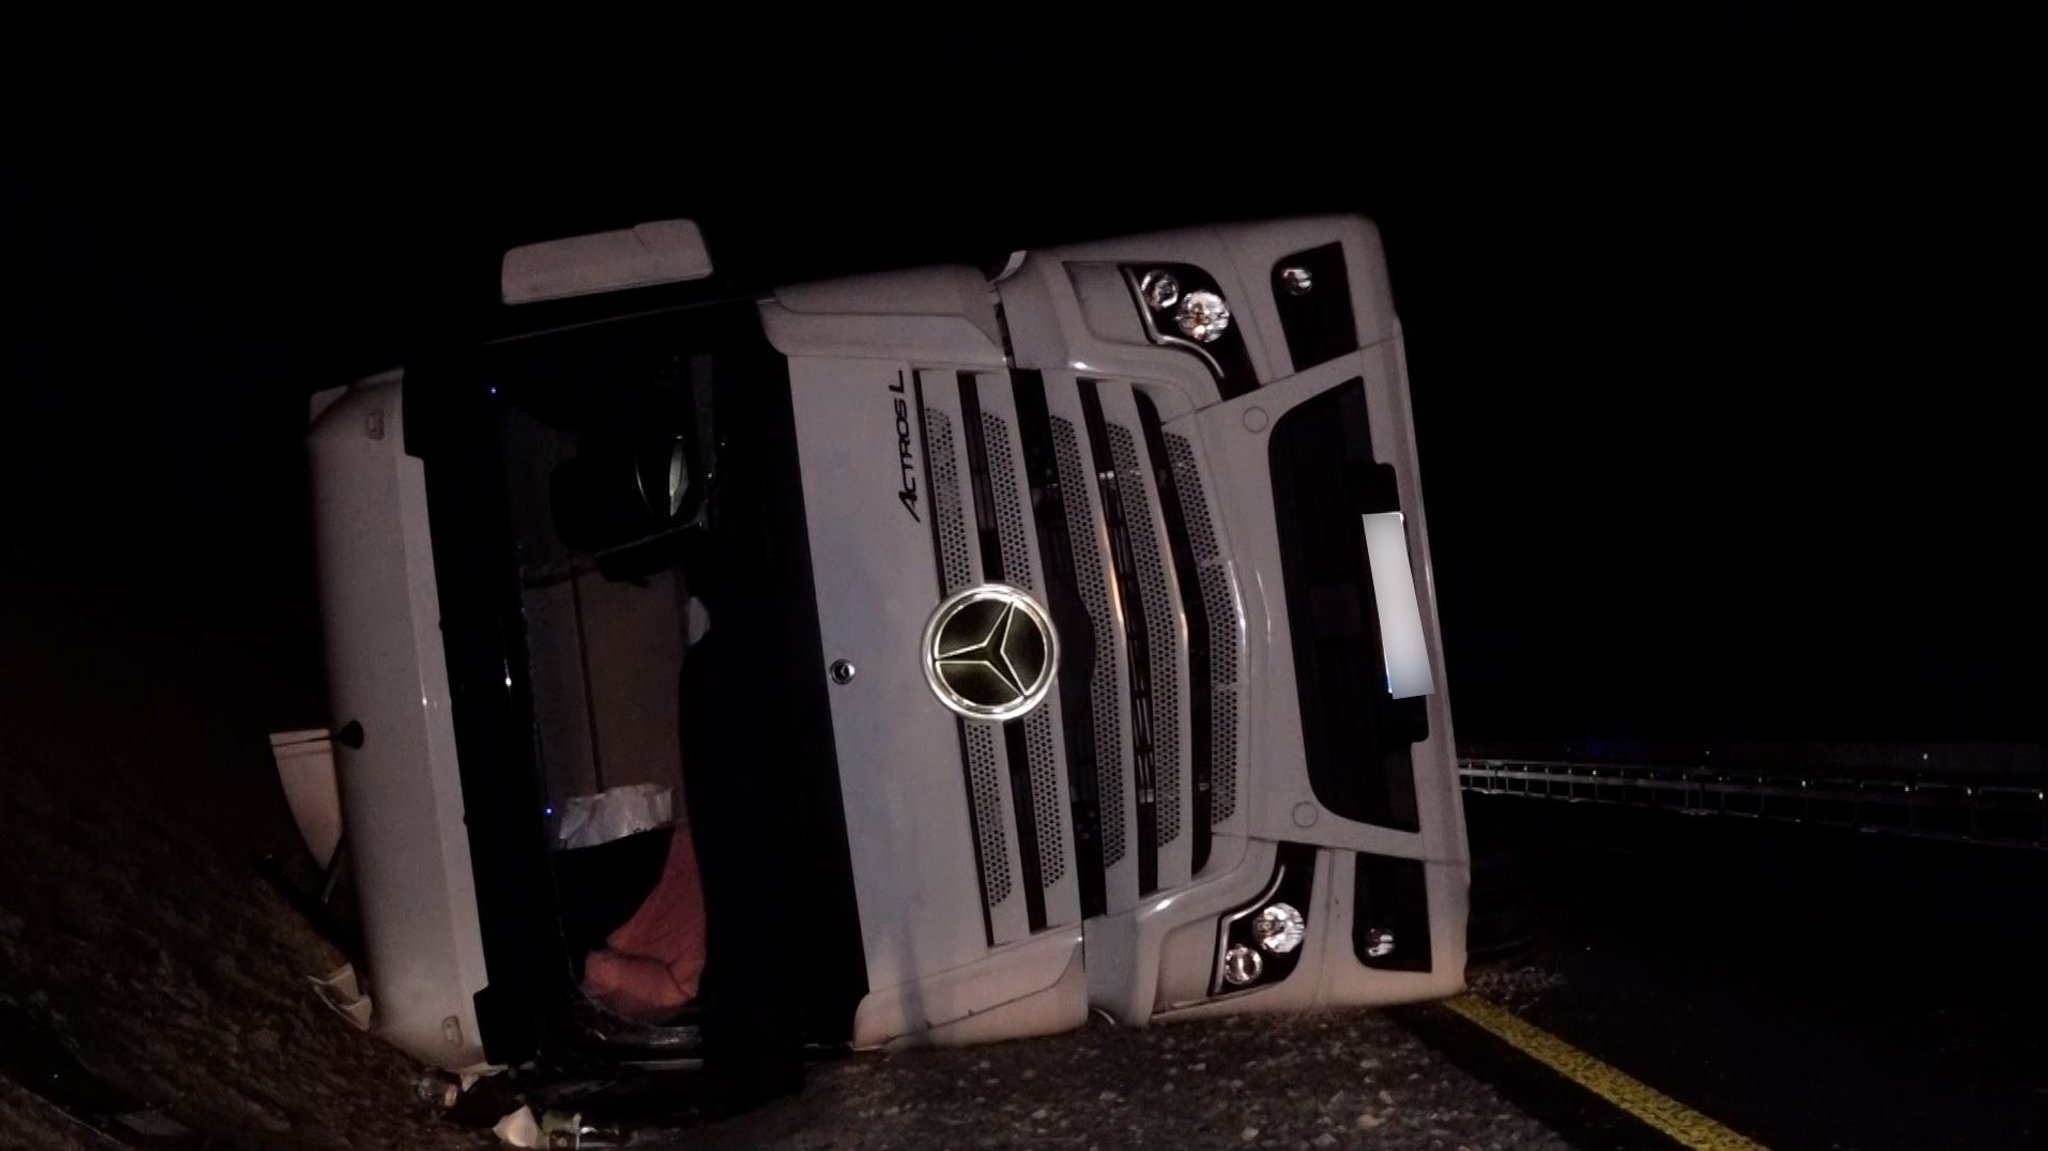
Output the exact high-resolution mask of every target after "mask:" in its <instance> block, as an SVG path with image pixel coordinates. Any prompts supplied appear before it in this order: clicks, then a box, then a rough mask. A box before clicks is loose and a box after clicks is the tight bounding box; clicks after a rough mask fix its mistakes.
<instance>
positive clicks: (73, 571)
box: [0, 104, 2048, 741]
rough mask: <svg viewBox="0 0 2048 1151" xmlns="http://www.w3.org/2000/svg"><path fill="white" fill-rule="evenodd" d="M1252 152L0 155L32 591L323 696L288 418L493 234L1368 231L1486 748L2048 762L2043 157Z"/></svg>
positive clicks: (1747, 148)
mask: <svg viewBox="0 0 2048 1151" xmlns="http://www.w3.org/2000/svg"><path fill="white" fill-rule="evenodd" d="M1523 129H1526V130H1523ZM1265 142H1266V143H1267V144H1269V145H1270V148H1269V149H1268V151H1270V154H1272V155H1274V156H1276V157H1278V159H1276V160H1275V166H1274V168H1272V169H1270V170H1268V169H1260V168H1252V167H1249V166H1248V167H1246V168H1243V169H1236V170H1230V171H1216V170H1212V169H1216V168H1218V167H1224V168H1227V167H1228V165H1220V166H1219V165H1214V164H1210V163H1208V162H1193V161H1191V160H1190V159H1189V158H1187V157H1184V156H1183V157H1175V156H1172V155H1170V154H1169V155H1167V156H1165V157H1163V158H1162V157H1159V156H1156V155H1148V154H1146V153H1143V152H1130V151H1128V150H1121V151H1120V150H1116V149H1110V148H1108V147H1106V146H1103V145H1100V144H1097V145H1096V146H1095V147H1092V148H1091V149H1090V150H1089V151H1088V152H1087V155H1086V157H1085V158H1083V157H1081V156H1079V155H1072V156H1062V155H1058V154H1055V153H1052V152H1048V151H1047V150H1045V149H1044V148H1042V147H1041V148H1036V149H1033V148H1025V147H1021V146H1020V147H1018V148H1017V149H1016V150H1014V151H1009V152H1003V151H984V152H978V153H977V152H967V153H964V154H962V155H959V156H955V157H952V158H949V159H947V160H946V161H944V162H940V163H937V164H936V165H935V167H936V168H938V169H939V170H941V173H942V175H943V171H944V170H946V169H948V168H949V167H951V168H954V169H957V170H958V171H959V172H960V173H961V174H960V175H959V176H957V177H956V178H928V179H912V178H910V175H911V169H910V167H909V161H910V160H913V159H915V160H921V161H923V162H924V163H926V164H931V163H932V157H933V156H934V155H935V153H931V152H928V151H926V150H924V149H923V148H921V147H915V146H912V145H910V144H909V143H903V144H901V145H900V146H899V147H898V149H896V150H893V151H891V152H890V154H889V155H888V157H886V159H878V158H876V157H863V156H856V155H854V154H852V153H850V152H848V151H845V150H844V149H845V148H846V147H847V145H846V144H845V143H844V142H843V141H842V142H840V143H837V144H832V143H824V142H816V141H813V142H796V143H792V144H790V145H789V146H788V147H785V148H782V149H779V151H780V152H781V153H782V156H781V158H780V159H778V160H774V161H770V162H766V163H765V164H764V163H757V162H755V161H753V160H752V159H748V160H747V161H746V162H745V163H742V162H740V158H741V157H742V156H750V155H751V154H750V153H746V152H744V151H743V150H734V151H733V152H732V153H731V155H730V156H726V155H725V154H723V153H719V154H716V155H714V156H712V157H711V158H710V159H707V160H701V161H700V162H697V163H693V164H691V165H689V166H687V167H685V166H681V165H670V166H663V165H659V164H651V163H648V162H646V161H645V160H644V159H643V160H637V161H635V162H633V163H630V164H628V163H619V162H617V161H616V160H613V161H610V162H598V163H590V162H587V161H582V160H574V161H572V160H568V159H564V160H562V161H560V162H559V163H547V164H544V163H540V162H539V161H537V159H536V157H535V156H534V155H533V154H531V153H530V152H520V153H505V152H500V153H496V154H492V153H490V152H488V150H485V151H484V152H482V153H480V154H479V155H476V156H470V155H467V154H465V155H464V156H462V157H459V158H458V157H453V156H448V155H431V157H430V158H429V159H428V160H426V161H421V160H420V159H419V158H418V157H417V156H416V155H413V154H408V156H407V157H404V158H402V159H394V158H392V157H389V156H386V155H384V154H382V153H380V152H379V151H378V150H377V149H376V148H375V147H373V146H372V145H369V144H366V143H364V142H363V141H361V140H360V139H354V138H351V139H341V138H337V139H335V140H333V141H329V142H323V141H318V140H315V141H311V142H308V143H303V144H301V145H298V146H296V147H295V148H294V150H293V151H292V153H291V154H290V155H281V154H278V153H276V152H274V151H271V150H262V149H258V150H250V149H246V148H242V147H238V146H235V145H234V144H232V143H231V142H230V143H223V144H222V145H221V146H220V147H219V148H218V149H212V150H207V151H205V152H204V154H203V155H198V154H186V155H185V156H184V162H183V163H181V164H179V165H177V166H175V167H165V166H161V165H158V164H156V163H155V162H154V160H152V159H151V158H150V156H149V155H146V154H143V153H138V154H137V155H135V156H134V157H132V158H130V159H109V156H108V154H102V155H101V156H100V157H99V159H98V162H97V163H96V164H95V165H94V166H91V167H78V166H72V165H67V164H54V163H35V164H28V163H22V164H17V165H15V166H13V167H11V168H9V167H0V245H4V247H0V252H4V262H0V293H4V295H0V300H4V307H5V309H6V315H7V322H6V328H7V334H6V336H5V337H4V353H0V354H4V357H5V358H4V361H0V362H4V364H5V368H4V371H5V376H6V380H7V393H6V394H7V396H8V407H7V411H8V415H9V425H10V428H11V431H12V435H11V436H10V437H9V439H10V443H11V446H10V448H9V450H8V451H7V453H6V464H5V472H4V475H5V478H6V482H7V485H8V492H9V495H8V497H7V499H6V504H5V506H6V507H7V509H8V520H9V525H10V526H9V531H8V536H7V542H6V548H7V549H8V551H7V554H8V556H9V558H10V563H9V567H10V569H11V577H12V578H13V580H14V581H15V582H19V583H21V584H22V586H23V588H24V589H26V590H23V591H21V592H19V593H18V594H40V593H38V592H37V591H36V590H35V589H36V588H39V587H40V588H47V587H49V586H52V585H65V586H69V587H72V588H78V589H86V590H87V592H88V593H89V594H91V595H93V596H97V597H102V598H104V599H105V601H106V602H107V603H109V604H113V605H116V606H115V607H113V608H110V611H111V612H112V613H113V614H112V615H111V616H110V618H112V619H117V620H127V621H140V622H141V624H143V625H147V626H159V625H161V626H177V627H197V628H201V629H204V630H207V631H210V632H211V633H213V634H215V635H218V636H220V637H222V638H223V639H225V640H227V641H228V642H231V643H235V644H237V645H241V646H243V647H245V648H246V649H248V650H250V651H251V652H254V653H256V654H257V655H258V656H259V657H260V658H262V659H264V660H266V661H269V662H270V663H271V664H272V665H273V666H274V667H275V668H276V669H277V670H278V674H280V675H285V676H294V677H301V678H312V677H317V675H318V674H319V673H318V652H317V633H316V626H317V625H316V622H315V621H316V616H315V614H314V610H315V609H314V607H313V604H312V602H311V595H312V590H311V584H312V576H311V553H310V537H309V528H308V525H307V522H306V518H305V510H304V504H303V501H304V496H305V482H304V478H303V474H302V467H303V465H302V462H301V456H300V450H299V444H298V434H299V430H300V428H301V426H302V422H303V411H304V400H305V397H306V395H307V394H308V393H310V392H311V391H313V390H315V389H317V388H321V387H326V386H331V385H334V384H337V383H343V382H346V381H347V380H349V379H350V378H353V377H354V376H357V375H361V374H364V373H367V372H369V371H372V370H376V369H378V368H380V367H383V366H386V364H387V363H389V362H393V361H396V360H397V359H399V358H400V357H402V356H403V355H404V353H405V350H406V349H407V348H409V347H417V346H420V344H421V342H422V341H424V340H426V339H428V338H430V337H431V335H432V334H433V333H434V332H436V331H437V330H443V329H445V325H446V323H447V322H448V320H449V318H450V317H457V316H460V315H463V314H465V313H469V312H473V310H474V308H475V307H477V306H478V305H479V304H480V302H484V301H488V299H489V297H490V293H491V290H492V288H493V287H494V275H495V253H496V252H497V251H499V250H502V248H503V247H504V246H506V245H507V244H509V243H515V242H522V241H527V240H532V239H538V238H546V237H549V236H552V235H560V234H568V233H573V232H576V231H586V230H594V229H597V228H605V227H618V226H623V225H629V224H632V223H634V222H636V221H638V220H642V219H650V218H661V217H667V216H676V215H693V214H694V215H695V216H697V217H698V218H699V219H700V220H701V221H703V223H704V225H705V231H706V234H707V236H708V237H709V239H710V242H711V243H712V245H713V250H714V257H715V258H716V259H717V261H718V262H719V265H720V268H721V271H722V272H724V271H744V272H745V273H746V274H747V275H748V276H749V277H750V278H753V279H757V280H759V281H761V282H773V281H776V280H788V279H794V278H799V277H804V276H810V275H818V274H829V273H835V272H844V271H851V270H857V269H860V268H864V267H872V268H879V267H886V266H890V265H902V264H909V263H917V262H922V261H927V260H936V259H949V258H950V259H969V260H974V261H976V262H979V261H981V260H982V259H984V258H987V257H989V256H992V255H996V254H999V253H1001V252H1002V251H1005V250H1007V249H1008V248H1010V247H1014V246H1024V245H1030V244H1034V243H1046V242H1057V241H1060V240H1070V239H1081V238H1088V237H1093V236H1101V235H1110V234H1116V233H1119V232H1124V231H1131V230H1137V229H1144V228H1149V227H1159V226H1170V225H1177V224H1183V223H1191V222H1201V221H1203V220H1205V219H1211V218H1231V217H1250V216H1258V215H1266V214H1280V213H1288V212H1305V211H1326V210H1345V211H1362V212H1366V213H1368V214H1371V215H1373V216H1375V217H1376V218H1377V219H1378V221H1379V223H1380V225H1381V228H1382V230H1383V232H1384V234H1385V236H1386V239H1387V243H1388V247H1389V251H1390V259H1391V262H1392V274H1393V279H1394V286H1395V291H1396V304H1397V306H1398V307H1399V309H1400V311H1401V314H1402V318H1403V321H1404V324H1405V327H1406V331H1407V334H1408V340H1409V366H1410V371H1411V383H1412V386H1413V389H1414V393H1415V397H1416V410H1417V414H1418V421H1419V435H1420V439H1421V447H1422V460H1423V478H1424V488H1425V493H1426V499H1427V501H1428V506H1429V516H1430V528H1431V537H1432V544H1433V547H1434V556H1435V564H1436V576H1437V582H1438V587H1439V591H1440V595H1441V608H1442V613H1443V623H1444V630H1445V635H1446V638H1447V642H1448V646H1449V672H1450V683H1451V688H1452V690H1453V702H1454V706H1455V708H1456V713H1457V716H1458V721H1459V734H1460V735H1461V736H1462V737H1464V738H1466V739H1468V740H1470V739H1484V740H1497V741H1498V740H1508V741H1511V740H1521V739H1552V738H1566V739H1578V738H1622V737H1649V738H1669V739H1683V740H1713V739H1727V738H1814V739H1821V738H1826V739H1859V740H1861V739H1869V740H1885V739H1899V740H1928V739H1953V740H2038V739H2040V738H2041V736H2042V730H2041V726H2042V725H2041V723H2040V719H2039V715H2040V708H2039V705H2038V701H2039V699H2040V698H2041V697H2042V692H2043V689H2044V687H2048V682H2044V681H2048V677H2044V674H2043V672H2042V670H2041V657H2040V655H2039V651H2040V646H2041V641H2042V640H2043V638H2044V629H2043V627H2042V624H2043V612H2042V609H2041V606H2040V592H2039V585H2041V584H2042V583H2044V582H2048V581H2044V580H2043V579H2042V576H2041V573H2040V561H2039V560H2038V559H2037V558H2036V549H2037V541H2038V539H2039V536H2040V532H2041V522H2042V517H2041V514H2040V513H2041V500H2040V487H2041V485H2040V482H2039V480H2038V478H2037V474H2038V467H2039V464H2038V460H2039V457H2040V450H2039V447H2038V443H2039V440H2040V436H2041V431H2040V422H2039V420H2038V417H2036V416H2034V415H2032V414H2030V413H2032V412H2034V411H2037V410H2038V409H2039V408H2040V405H2039V404H2038V403H2036V402H2035V401H2033V399H2032V395H2033V393H2034V392H2035V391H2037V390H2038V389H2039V388H2040V386H2041V368H2040V357H2039V353H2038V350H2028V351H2027V352H2026V354H2025V355H2024V356H2022V355H2021V354H2019V353H2020V351H2021V349H2020V348H2019V342H2020V340H2021V337H2022V335H2023V334H2024V333H2028V332H2031V331H2033V330H2036V329H2038V327H2039V320H2038V317H2037V316H2036V314H2035V311H2034V309H2035V308H2036V306H2037V301H2038V298H2039V295H2040V293H2039V290H2038V283H2037V279H2038V272H2037V271H2035V268H2036V267H2037V266H2038V265H2037V263H2036V261H2035V259H2034V255H2035V252H2036V250H2037V248H2038V244H2037V240H2038V227H2039V226H2038V224H2035V223H2031V222H2030V223H2026V224H2024V225H2022V224H2021V223H2020V221H2021V219H2022V217H2021V215H2020V212H2019V208H2020V206H2021V202H2022V200H2023V199H2025V198H2026V194H2025V189H2024V188H2023V187H2022V186H2021V185H2020V184H2019V183H2018V175H2017V173H2018V169H2019V164H2018V160H2017V158H2014V159H2011V160H2008V159H2005V158H2004V154H2003V153H2002V152H2000V151H1999V149H1998V148H1996V147H1995V146H1993V145H1992V144H1991V143H1988V142H1985V141H1983V140H1981V139H1980V138H1977V137H1974V136H1973V135H1972V133H1971V131H1970V130H1968V125H1966V124H1963V123H1961V122H1959V121H1958V122H1948V121H1943V120H1941V119H1940V118H1939V117H1936V118H1935V119H1934V120H1933V121H1932V122H1928V121H1925V120H1922V121H1921V122H1916V123H1909V122H1906V121H1904V120H1901V119H1898V118H1895V117H1893V116H1892V115H1891V114H1890V112H1888V111H1886V110H1884V109H1874V110H1873V109H1862V110H1860V111H1859V110H1858V109H1855V108H1844V107H1837V106H1835V105H1832V104H1830V105H1826V106H1825V107H1816V108H1815V109H1811V110H1809V111H1808V112H1807V113H1803V114H1801V115H1798V116H1778V115H1776V114H1773V113H1772V112H1771V111H1770V110H1768V109H1766V110H1764V111H1762V112H1756V113H1754V114H1753V115H1752V116H1751V118H1749V119H1746V120H1744V121H1742V123H1741V125H1740V126H1729V125H1717V126H1714V127H1711V128H1709V127H1703V126H1701V125H1700V124H1699V123H1695V122H1686V123H1678V122H1672V121H1660V120H1656V119H1654V118H1652V119H1648V120H1645V121H1644V122H1643V123H1641V124H1638V125H1635V126H1632V127H1616V126H1613V125H1608V126H1604V127H1602V126H1597V125H1589V124H1587V123H1584V122H1579V121H1573V120H1571V119H1569V118H1562V119H1560V120H1558V121H1555V122H1552V121H1533V122H1531V123H1529V124H1527V125H1525V126H1522V127H1521V128H1518V129H1517V130H1513V131H1498V130H1497V131H1495V132H1493V133H1491V134H1488V135H1486V136H1484V137H1481V136H1478V135H1463V134H1448V133H1447V134H1443V135H1439V136H1433V137H1431V138H1430V139H1429V141H1428V146H1427V147H1415V148H1413V149H1412V150H1411V149H1409V148H1407V147H1403V148H1399V149H1394V148H1388V149H1376V148H1374V147H1372V146H1370V145H1368V144H1367V143H1365V142H1364V141H1363V140H1360V141H1358V142H1356V143H1353V142H1350V141H1348V140H1345V139H1343V138H1340V137H1335V136H1333V135H1331V134H1330V133H1329V132H1327V131H1325V130H1323V129H1321V128H1317V127H1315V126H1314V125H1308V126H1301V125H1297V126H1296V127H1295V128H1294V129H1293V130H1292V131H1290V132H1287V133H1283V134H1281V135H1280V136H1279V137H1278V138H1275V139H1270V140H1267V141H1265ZM813 144H815V145H816V147H815V148H812V145H813ZM1340 145H1341V147H1340ZM807 148H810V149H811V150H807ZM113 155H116V156H118V155H119V153H114V154H113ZM195 157H196V158H195ZM1027 158H1029V159H1031V160H1032V161H1033V162H1034V163H1036V165H1037V168H1036V169H1034V168H1033V167H1031V166H1030V165H1028V164H1027V162H1026V160H1027ZM1063 163H1064V164H1066V165H1069V166H1070V169H1071V170H1072V171H1078V172H1086V173H1088V174H1089V178H1087V179H1078V178H1072V177H1070V176H1068V175H1066V174H1064V173H1063V171H1062V164H1063ZM1134 166H1136V167H1145V168H1146V173H1145V174H1144V175H1143V177H1142V178H1128V179H1119V178H1115V176H1114V173H1117V172H1119V171H1123V170H1127V169H1130V168H1132V167H1134ZM970 171H980V172H982V173H983V174H984V175H985V176H986V179H977V178H970V177H969V175H968V174H967V173H969V172H970ZM145 174H146V176H147V178H146V179H143V178H142V177H143V176H144V175H145ZM145 189H146V194H145ZM109 626H116V625H114V624H110V625H109Z"/></svg>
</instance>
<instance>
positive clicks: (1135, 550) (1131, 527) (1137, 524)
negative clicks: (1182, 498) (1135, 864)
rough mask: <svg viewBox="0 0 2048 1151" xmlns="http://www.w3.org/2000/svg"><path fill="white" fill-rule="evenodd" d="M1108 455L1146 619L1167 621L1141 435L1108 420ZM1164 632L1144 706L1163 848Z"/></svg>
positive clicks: (1155, 640) (1169, 746) (1174, 679)
mask: <svg viewBox="0 0 2048 1151" xmlns="http://www.w3.org/2000/svg"><path fill="white" fill-rule="evenodd" d="M1106 430H1107V431H1108V433H1109V453H1110V459H1111V461H1112V462H1113V463H1114V464H1115V467H1116V485H1117V491H1118V496H1119V498H1120V500H1121V502H1122V504H1123V510H1124V516H1123V523H1124V533H1125V538H1126V539H1127V540H1128V541H1129V542H1128V546H1129V549H1130V554H1131V558H1132V561H1133V571H1134V572H1135V573H1136V575H1137V582H1138V594H1139V595H1140V596H1141V597H1142V598H1143V601H1144V605H1145V618H1146V619H1147V620H1148V621H1158V622H1159V623H1160V624H1164V623H1166V622H1167V621H1170V620H1172V619H1173V618H1174V603H1175V599H1176V596H1175V592H1174V588H1173V580H1172V579H1170V578H1169V577H1168V575H1167V571H1166V562H1165V552H1164V550H1163V547H1162V545H1161V543H1160V541H1159V539H1158V537H1157V535H1156V534H1155V533H1154V531H1153V528H1152V515H1151V511H1152V501H1151V493H1150V492H1149V491H1147V490H1146V487H1145V484H1144V480H1143V478H1142V477H1143V476H1144V474H1145V473H1144V472H1143V471H1141V470H1140V468H1141V467H1142V465H1141V464H1139V462H1138V444H1137V438H1136V437H1135V436H1133V435H1132V434H1131V431H1130V429H1129V428H1126V427H1124V426H1123V425H1121V424H1110V425H1108V427H1107V429H1106ZM1165 638H1166V636H1165V635H1164V631H1163V629H1160V628H1157V627H1155V628H1154V629H1153V630H1152V634H1151V636H1150V639H1151V642H1150V643H1149V644H1147V647H1146V657H1147V663H1148V665H1149V666H1148V667H1147V668H1146V679H1147V680H1148V683H1147V688H1148V689H1149V690H1148V691H1147V693H1146V694H1147V703H1148V707H1147V708H1146V712H1147V716H1146V718H1147V720H1148V721H1149V723H1148V726H1149V728H1150V730H1149V732H1148V733H1147V734H1148V735H1149V736H1150V740H1149V742H1150V744H1151V752H1152V757H1151V759H1152V762H1151V768H1152V770H1151V773H1150V775H1151V780H1150V782H1151V791H1152V794H1153V796H1154V797H1155V798H1156V801H1157V802H1156V804H1155V805H1154V810H1155V811H1156V813H1157V814H1156V817H1155V818H1156V819H1157V820H1158V833H1157V837H1156V842H1157V843H1158V844H1159V845H1161V846H1164V845H1166V844H1169V843H1172V842H1173V841H1175V840H1177V839H1179V838H1180V835H1181V821H1180V784H1181V763H1180V756H1179V749H1180V712H1179V710H1178V709H1177V708H1176V707H1175V706H1174V700H1175V698H1176V696H1177V695H1178V688H1179V681H1180V668H1179V667H1178V666H1177V665H1176V661H1175V660H1174V659H1173V658H1172V647H1171V645H1170V644H1168V643H1163V642H1161V641H1162V640H1164V639H1165Z"/></svg>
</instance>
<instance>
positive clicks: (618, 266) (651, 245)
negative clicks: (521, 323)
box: [498, 220, 711, 304]
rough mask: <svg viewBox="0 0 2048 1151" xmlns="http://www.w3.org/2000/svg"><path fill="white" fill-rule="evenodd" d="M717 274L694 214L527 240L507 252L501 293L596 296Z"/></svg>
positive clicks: (508, 298) (519, 299)
mask: <svg viewBox="0 0 2048 1151" xmlns="http://www.w3.org/2000/svg"><path fill="white" fill-rule="evenodd" d="M710 274H711V251H710V249H708V248H706V247H705V246H704V234H703V233H702V232H700V231H698V229H697V224H696V221H694V220H657V221H655V222H654V223H651V224H641V225H639V226H638V227H634V228H628V229H625V230H623V231H618V232H596V233H593V234H591V235H588V236H571V237H569V238H568V239H566V240H549V241H547V242H546V243H542V244H527V245H524V246H522V247H518V248H514V249H512V250H511V251H509V252H506V253H505V261H504V264H503V265H502V266H501V268H500V270H499V275H498V294H499V297H500V298H501V299H503V300H504V301H505V303H507V304H532V303H538V302H539V301H542V300H562V299H567V298H569V297H571V296H593V295H597V294H599V293H603V292H616V291H621V290H624V289H626V288H646V287H652V286H654V285H656V284H680V283H684V282H687V281H690V280H701V279H703V278H704V277H706V276H709V275H710Z"/></svg>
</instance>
